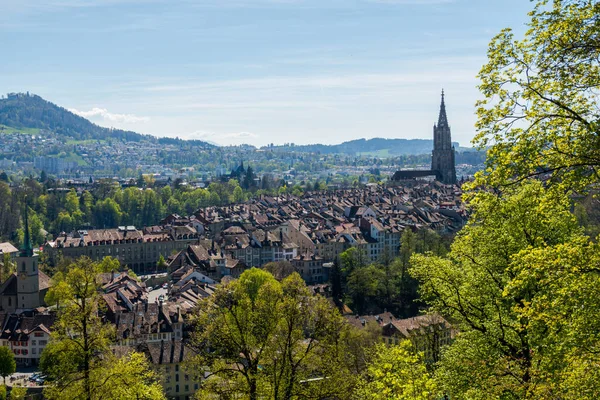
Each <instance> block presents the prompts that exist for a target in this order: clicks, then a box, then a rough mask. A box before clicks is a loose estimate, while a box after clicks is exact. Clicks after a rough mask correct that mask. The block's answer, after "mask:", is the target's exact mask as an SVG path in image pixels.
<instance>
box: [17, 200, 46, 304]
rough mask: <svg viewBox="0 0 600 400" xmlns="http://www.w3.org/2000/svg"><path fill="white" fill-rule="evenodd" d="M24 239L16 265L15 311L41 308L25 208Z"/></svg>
mask: <svg viewBox="0 0 600 400" xmlns="http://www.w3.org/2000/svg"><path fill="white" fill-rule="evenodd" d="M24 219H25V221H23V222H24V223H25V238H24V240H23V248H22V249H21V253H20V254H19V257H17V258H16V260H15V261H16V263H17V304H16V306H17V309H20V310H23V309H32V308H37V307H39V306H41V301H40V280H39V272H38V255H37V254H34V253H33V246H32V245H31V238H30V237H29V223H28V221H27V206H25V216H24Z"/></svg>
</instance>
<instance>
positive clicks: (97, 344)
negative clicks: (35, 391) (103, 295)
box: [40, 257, 164, 400]
mask: <svg viewBox="0 0 600 400" xmlns="http://www.w3.org/2000/svg"><path fill="white" fill-rule="evenodd" d="M113 266H114V262H111V260H110V259H109V258H105V259H104V260H103V261H102V262H99V263H98V262H92V261H91V260H90V259H89V258H87V257H82V258H80V259H78V260H77V261H76V262H75V263H73V264H71V265H70V266H69V268H68V269H67V271H66V272H57V273H56V274H55V275H54V277H53V278H52V287H51V288H50V290H49V291H48V294H47V295H46V303H47V304H49V305H52V306H56V308H57V313H58V315H57V316H58V318H57V321H56V322H55V324H54V326H53V332H52V335H51V340H50V343H48V345H47V346H46V348H45V349H44V352H43V353H42V357H41V361H40V366H41V369H42V371H43V372H44V373H45V374H46V375H47V376H48V383H49V385H48V386H47V387H46V388H45V389H44V396H45V397H46V398H48V399H65V400H66V399H85V400H95V399H119V398H138V399H148V400H150V399H163V398H164V394H163V393H162V388H161V386H160V384H159V383H158V382H157V381H156V379H154V376H153V374H152V373H151V372H150V371H149V370H148V365H147V363H146V361H145V359H144V360H143V357H144V356H143V355H138V354H130V355H128V356H126V357H124V358H121V359H117V358H116V357H115V356H114V355H113V354H112V351H111V350H110V348H109V346H110V344H111V340H112V339H113V337H114V328H113V327H112V326H111V325H110V324H108V323H104V322H103V321H102V319H101V317H100V315H99V309H100V307H101V302H100V293H99V289H100V279H99V278H100V274H101V273H103V272H107V271H109V270H110V269H111V268H112V267H113ZM125 394H127V396H125ZM123 396H125V397H123Z"/></svg>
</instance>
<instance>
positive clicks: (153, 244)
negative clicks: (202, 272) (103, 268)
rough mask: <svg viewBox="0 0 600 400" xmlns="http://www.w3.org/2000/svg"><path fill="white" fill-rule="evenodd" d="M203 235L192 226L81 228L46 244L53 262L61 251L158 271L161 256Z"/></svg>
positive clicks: (70, 256)
mask: <svg viewBox="0 0 600 400" xmlns="http://www.w3.org/2000/svg"><path fill="white" fill-rule="evenodd" d="M199 238H200V234H199V233H198V232H196V231H195V230H194V229H192V228H190V227H187V226H186V227H176V229H175V228H174V229H170V230H169V231H166V230H162V229H161V230H158V231H156V230H155V231H151V232H147V233H146V232H144V231H142V230H137V229H135V227H133V226H120V227H119V228H117V229H95V230H87V231H86V230H81V231H77V232H74V233H72V234H63V235H61V236H58V237H57V238H56V239H55V240H54V241H51V242H47V243H46V244H45V245H44V251H45V252H47V254H48V259H49V261H50V263H55V262H56V259H57V257H58V255H59V254H61V255H62V257H66V258H72V259H75V258H78V257H81V256H87V257H89V258H91V259H92V260H101V259H102V258H104V257H106V256H111V257H114V258H116V259H118V260H119V261H120V262H121V265H124V266H127V267H128V268H131V269H132V270H133V271H134V272H136V273H147V272H155V271H156V268H157V266H156V263H157V261H158V259H159V258H160V256H161V255H162V256H163V257H165V258H167V257H169V256H170V255H171V254H172V253H174V252H177V251H180V250H183V249H185V248H186V247H187V246H188V244H192V243H195V242H197V241H198V239H199Z"/></svg>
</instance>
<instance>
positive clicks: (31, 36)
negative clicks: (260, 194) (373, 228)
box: [0, 0, 530, 146]
mask: <svg viewBox="0 0 600 400" xmlns="http://www.w3.org/2000/svg"><path fill="white" fill-rule="evenodd" d="M508 3H510V4H507V2H501V1H499V0H498V1H496V0H494V1H490V2H486V3H485V4H481V3H479V4H472V2H467V1H462V0H454V1H453V0H431V1H428V0H421V1H419V0H371V1H368V0H356V1H344V2H342V1H323V2H317V1H313V0H305V1H302V0H254V1H245V0H235V1H221V2H217V1H212V0H211V1H201V2H191V1H178V2H175V4H173V2H166V1H162V0H155V1H139V0H91V1H73V0H69V1H67V0H60V1H59V0H56V1H54V0H52V1H43V2H42V1H37V0H29V1H26V2H20V3H19V4H15V3H12V2H10V3H9V2H7V1H0V11H2V12H0V35H1V36H2V37H4V38H6V39H7V40H5V41H4V42H5V47H6V49H5V54H11V55H12V56H11V57H9V58H7V59H5V60H4V62H3V63H2V64H1V65H0V88H3V89H2V90H1V91H2V92H3V93H6V92H14V91H23V92H24V91H29V92H31V93H35V94H38V95H40V96H42V97H44V98H46V99H47V100H49V101H52V102H54V103H56V104H58V105H60V106H63V107H65V108H68V109H70V110H72V111H73V112H76V113H77V114H79V115H82V116H84V117H86V118H89V119H90V120H91V121H93V122H95V123H97V124H99V125H102V126H107V127H110V126H113V127H116V128H121V129H127V130H134V131H137V132H140V133H149V134H153V135H157V136H171V137H175V136H178V137H181V138H186V139H201V140H207V141H210V142H216V143H218V144H241V143H249V144H254V145H265V144H268V143H275V144H282V143H287V142H294V143H298V144H308V143H324V144H334V143H340V142H343V141H347V140H352V139H358V138H373V137H385V138H423V139H429V138H430V137H431V126H432V125H433V124H434V123H435V121H436V119H437V113H438V106H439V94H440V92H441V90H442V88H444V89H445V92H446V103H447V109H448V119H449V124H450V125H451V127H452V132H453V139H454V140H455V141H458V142H459V143H460V144H461V145H462V146H465V145H469V141H470V140H471V138H472V137H473V135H474V132H475V131H474V126H473V125H474V122H475V115H474V103H475V101H476V100H477V98H478V97H479V96H478V92H477V89H476V85H477V79H476V74H477V72H478V71H479V69H480V67H481V66H482V65H483V63H484V62H485V60H486V49H487V45H488V43H489V41H490V39H491V38H492V37H493V35H494V34H496V33H498V32H499V31H500V29H502V28H504V27H506V26H512V27H514V28H515V29H517V30H518V27H519V26H522V25H523V21H524V19H521V18H523V15H524V14H525V11H526V10H527V9H528V8H529V7H530V4H529V3H528V2H522V1H516V0H515V1H510V2H508ZM516 16H519V17H516Z"/></svg>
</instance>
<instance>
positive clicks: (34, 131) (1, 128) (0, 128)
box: [0, 124, 40, 135]
mask: <svg viewBox="0 0 600 400" xmlns="http://www.w3.org/2000/svg"><path fill="white" fill-rule="evenodd" d="M15 133H16V134H22V135H39V134H40V130H39V129H38V128H13V127H11V126H6V125H2V124H0V135H2V134H15Z"/></svg>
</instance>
